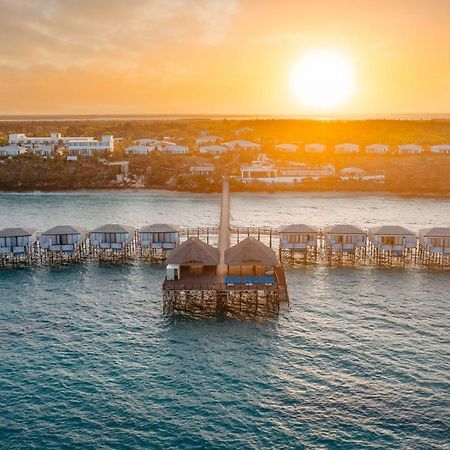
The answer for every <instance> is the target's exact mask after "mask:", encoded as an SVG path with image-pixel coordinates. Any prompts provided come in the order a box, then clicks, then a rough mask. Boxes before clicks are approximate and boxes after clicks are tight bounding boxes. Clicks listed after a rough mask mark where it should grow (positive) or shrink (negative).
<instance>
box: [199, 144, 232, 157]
mask: <svg viewBox="0 0 450 450" xmlns="http://www.w3.org/2000/svg"><path fill="white" fill-rule="evenodd" d="M198 150H199V152H200V153H202V154H209V155H220V154H221V153H227V151H228V147H225V145H203V146H201V147H199V149H198Z"/></svg>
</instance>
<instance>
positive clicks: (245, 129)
mask: <svg viewBox="0 0 450 450" xmlns="http://www.w3.org/2000/svg"><path fill="white" fill-rule="evenodd" d="M253 131H254V130H253V128H250V127H242V128H238V129H237V130H236V131H235V132H234V134H237V135H241V134H246V133H253Z"/></svg>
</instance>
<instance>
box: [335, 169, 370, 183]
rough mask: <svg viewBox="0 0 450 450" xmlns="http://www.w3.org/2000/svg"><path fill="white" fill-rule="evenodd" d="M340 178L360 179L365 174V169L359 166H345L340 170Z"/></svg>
mask: <svg viewBox="0 0 450 450" xmlns="http://www.w3.org/2000/svg"><path fill="white" fill-rule="evenodd" d="M340 175H341V177H340V178H341V180H362V179H364V177H365V176H366V171H365V170H363V169H360V168H359V167H346V168H345V169H342V170H341V171H340Z"/></svg>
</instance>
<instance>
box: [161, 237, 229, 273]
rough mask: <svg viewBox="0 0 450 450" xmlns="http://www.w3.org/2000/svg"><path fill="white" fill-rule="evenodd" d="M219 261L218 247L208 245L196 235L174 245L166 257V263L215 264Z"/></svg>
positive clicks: (186, 264) (185, 264) (182, 264)
mask: <svg viewBox="0 0 450 450" xmlns="http://www.w3.org/2000/svg"><path fill="white" fill-rule="evenodd" d="M219 262H220V252H219V249H218V248H215V247H212V246H211V245H208V244H207V243H206V242H203V241H202V240H200V239H199V238H197V237H192V238H190V239H188V240H187V241H184V242H183V243H182V244H181V245H179V246H178V247H176V248H175V249H174V250H173V251H172V252H171V253H170V255H169V257H168V258H167V264H179V265H181V266H188V265H190V264H201V265H203V266H217V265H218V264H219Z"/></svg>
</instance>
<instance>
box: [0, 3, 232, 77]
mask: <svg viewBox="0 0 450 450" xmlns="http://www.w3.org/2000/svg"><path fill="white" fill-rule="evenodd" d="M235 10H236V5H235V2H234V1H228V0H193V1H188V0H170V1H167V0H131V1H130V0H81V1H80V0H0V11H1V14H0V64H4V65H9V66H13V67H30V66H34V65H36V64H38V65H41V64H44V65H51V66H55V67H59V68H66V67H71V66H83V65H84V66H86V65H95V64H96V63H99V64H106V65H108V66H112V67H116V68H120V67H121V66H126V67H128V69H130V68H131V69H132V68H133V65H136V63H137V61H138V60H139V59H140V58H143V57H147V58H151V57H152V56H153V55H160V54H161V53H162V51H163V49H164V47H166V46H173V45H186V44H191V45H218V44H220V43H221V42H222V40H223V39H224V38H225V36H226V33H227V30H228V26H229V22H230V20H231V17H232V15H233V13H234V11H235ZM115 63H116V64H115Z"/></svg>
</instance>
